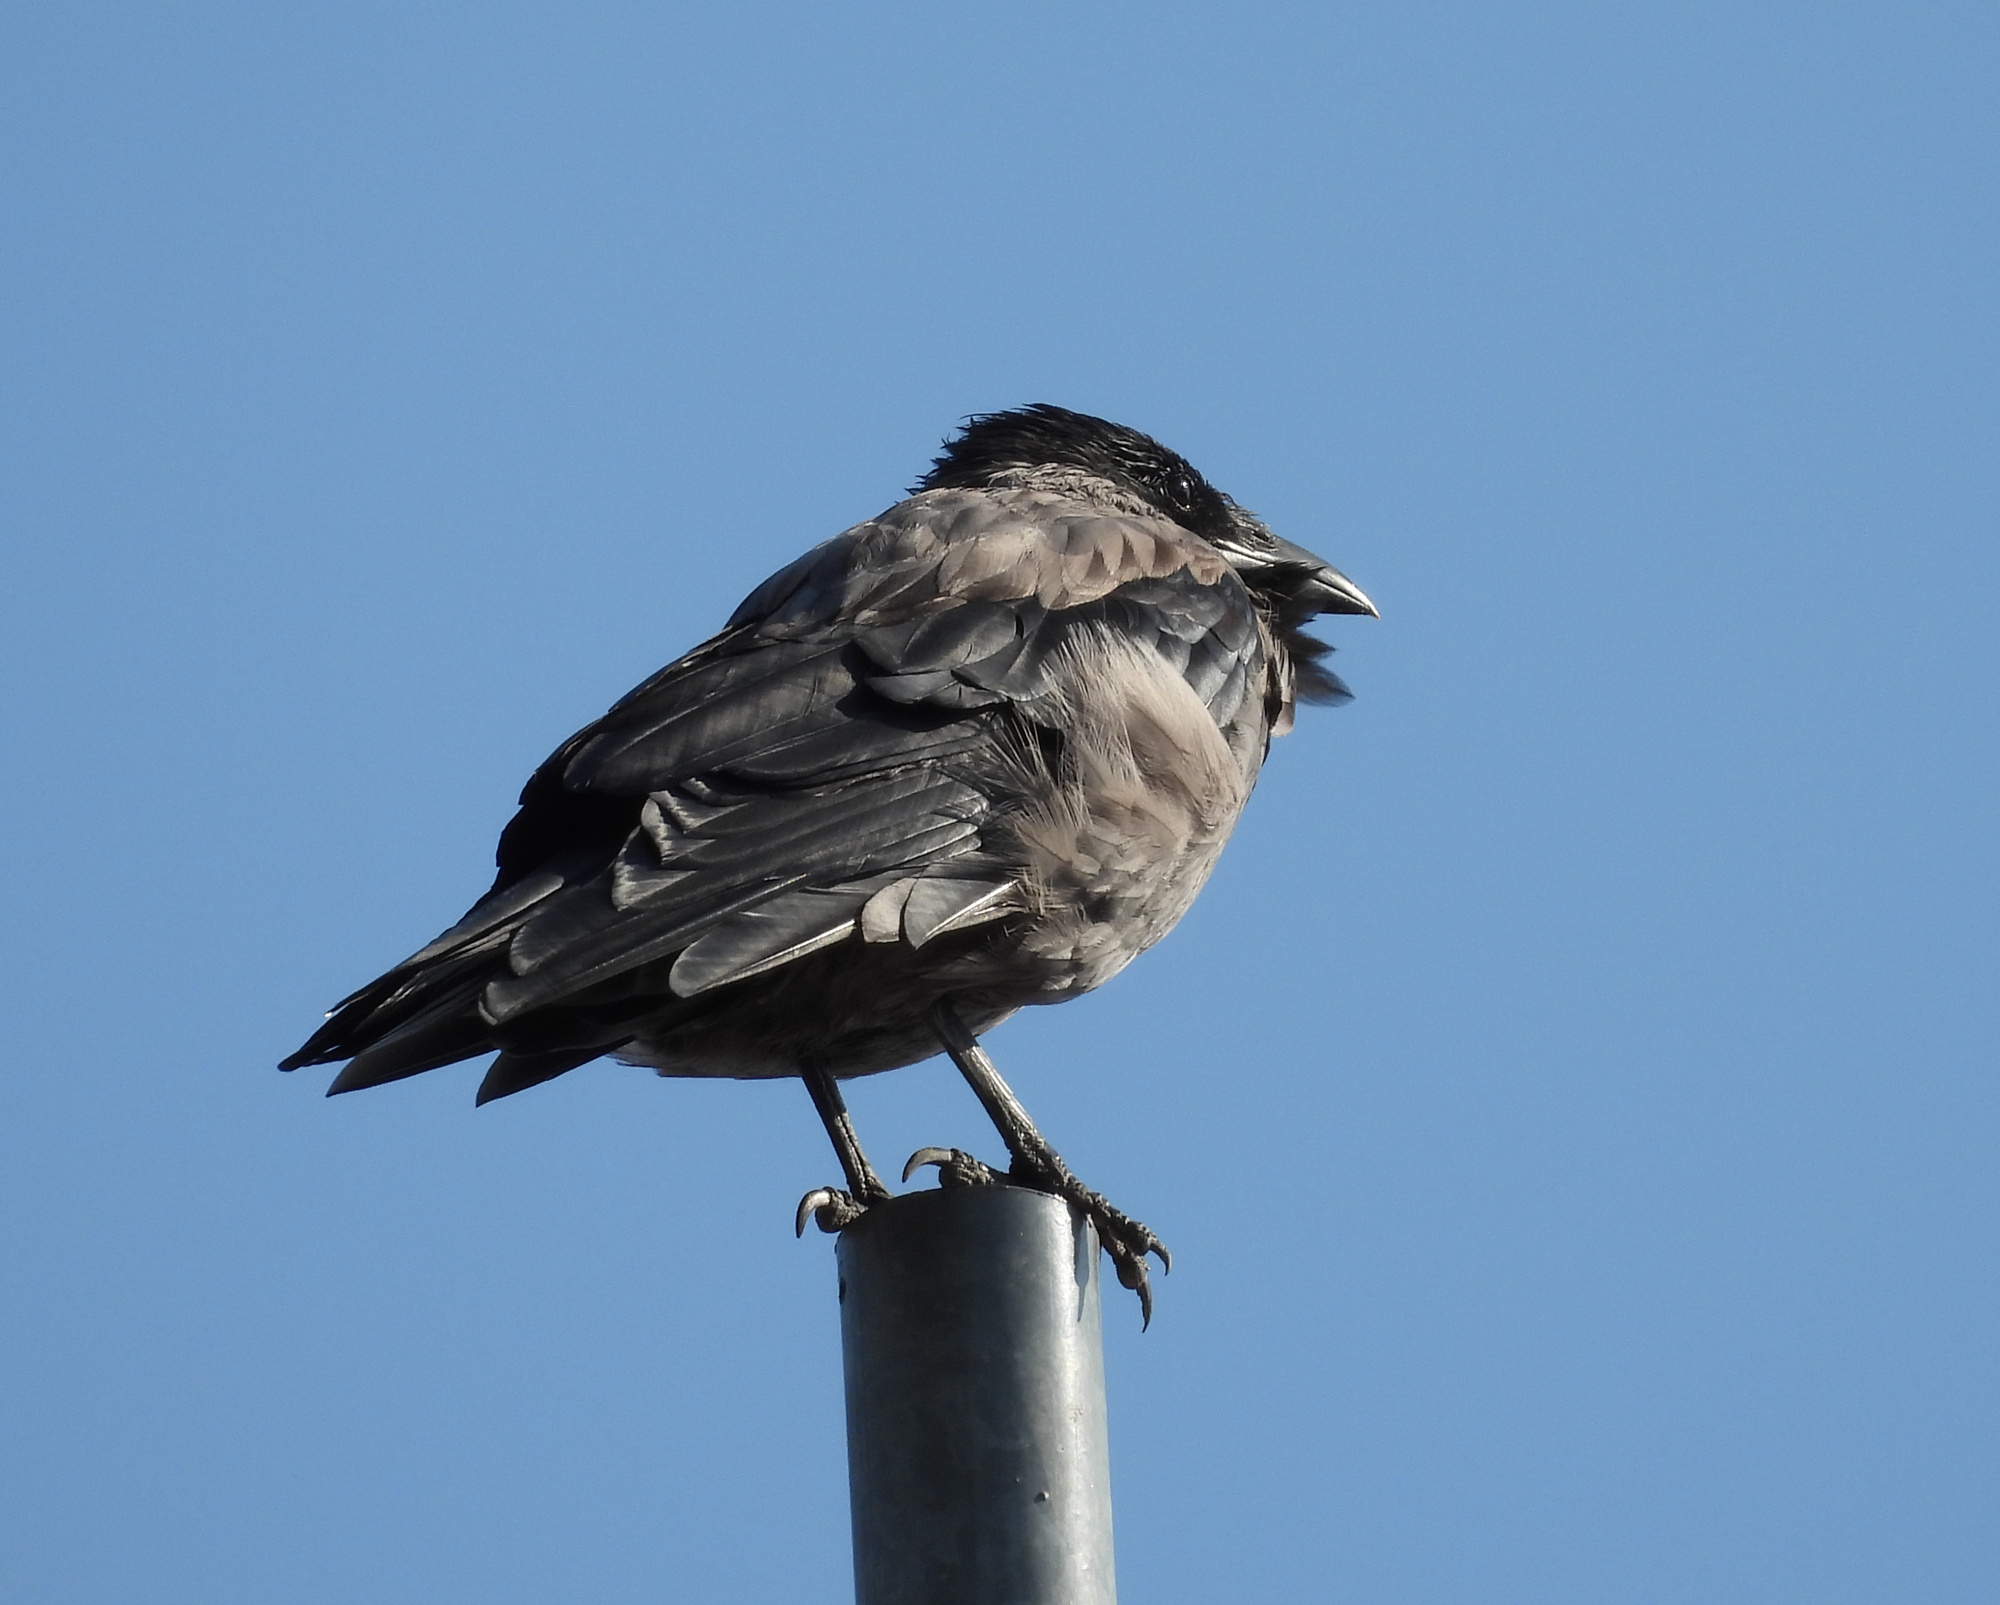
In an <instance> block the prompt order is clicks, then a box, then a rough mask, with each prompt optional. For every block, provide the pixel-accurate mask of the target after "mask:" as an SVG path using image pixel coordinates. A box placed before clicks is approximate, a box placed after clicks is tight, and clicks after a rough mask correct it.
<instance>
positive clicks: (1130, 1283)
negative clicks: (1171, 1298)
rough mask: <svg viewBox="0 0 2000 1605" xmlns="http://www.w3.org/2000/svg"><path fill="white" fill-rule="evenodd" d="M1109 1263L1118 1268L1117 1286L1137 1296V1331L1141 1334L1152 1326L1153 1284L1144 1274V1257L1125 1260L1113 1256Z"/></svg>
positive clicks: (1118, 1255) (1115, 1255)
mask: <svg viewBox="0 0 2000 1605" xmlns="http://www.w3.org/2000/svg"><path fill="white" fill-rule="evenodd" d="M1111 1263H1112V1264H1113V1265H1115V1266H1117V1267H1118V1285H1119V1286H1120V1287H1124V1288H1129V1289H1130V1290H1131V1291H1132V1292H1134V1293H1137V1294H1138V1295H1139V1330H1140V1331H1141V1332H1143V1331H1145V1330H1146V1328H1147V1327H1149V1326H1151V1325H1152V1324H1153V1283H1152V1279H1151V1278H1150V1277H1149V1276H1147V1274H1146V1260H1145V1256H1144V1255H1141V1256H1140V1257H1139V1258H1137V1259H1126V1258H1125V1257H1124V1256H1123V1255H1121V1254H1114V1255H1112V1257H1111Z"/></svg>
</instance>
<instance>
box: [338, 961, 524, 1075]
mask: <svg viewBox="0 0 2000 1605" xmlns="http://www.w3.org/2000/svg"><path fill="white" fill-rule="evenodd" d="M478 999H479V991H478V988H477V987H476V986H474V987H467V988H461V989H460V990H459V991H458V992H457V993H456V994H453V995H447V996H445V997H443V998H440V999H438V1000H437V1001H436V1002H434V1003H433V1004H432V1005H431V1007H430V1008H429V1009H427V1010H425V1011H424V1012H423V1013H422V1014H420V1015H419V1016H418V1017H417V1018H415V1019H413V1020H410V1021H407V1022H406V1023H405V1024H403V1025H402V1026H401V1027H399V1028H398V1029H396V1030H394V1031H391V1032H390V1033H389V1034H388V1035H387V1036H385V1037H382V1038H381V1039H380V1040H378V1041H375V1042H372V1043H370V1044H369V1045H368V1046H367V1047H365V1048H363V1049H362V1050H361V1051H360V1052H359V1053H357V1054H355V1055H354V1057H353V1058H351V1059H349V1060H348V1061H347V1065H346V1067H345V1068H344V1069H342V1071H341V1072H340V1074H339V1075H337V1076H335V1077H334V1078H333V1085H331V1086H330V1087H328V1088H327V1089H326V1095H327V1096H328V1097H329V1098H331V1097H332V1096H334V1094H336V1093H341V1092H358V1091H360V1090H361V1089H362V1088H363V1087H379V1086H382V1085H383V1084H384V1083H385V1082H390V1081H400V1080H402V1079H403V1077H405V1076H414V1075H417V1074H420V1073H421V1072H423V1071H425V1070H436V1069H439V1068H440V1067H441V1066H444V1065H448V1064H457V1063H458V1061H459V1060H461V1059H471V1058H475V1057H477V1056H478V1055H479V1054H482V1053H490V1052H492V1050H493V1038H492V1036H491V1035H490V1033H489V1031H488V1028H487V1025H486V1022H485V1021H484V1020H482V1019H481V1018H480V1017H479V1007H478Z"/></svg>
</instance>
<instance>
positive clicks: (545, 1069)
mask: <svg viewBox="0 0 2000 1605" xmlns="http://www.w3.org/2000/svg"><path fill="white" fill-rule="evenodd" d="M618 1046H620V1044H618V1043H612V1044H610V1045H609V1046H605V1047H587V1048H557V1049H555V1050H554V1051H552V1052H549V1053H503V1054H501V1055H500V1057H499V1058H497V1059H495V1060H494V1061H493V1063H492V1064H491V1065H490V1066H489V1067H488V1068H487V1071H486V1079H485V1080H484V1081H482V1082H480V1083H479V1095H478V1097H477V1098H475V1099H474V1100H473V1101H474V1102H475V1103H491V1102H492V1101H493V1100H494V1099H495V1098H510V1097H512V1096H513V1095H514V1094H515V1093H517V1092H526V1091H527V1090H528V1088H530V1087H539V1086H540V1085H541V1084H542V1083H543V1082H544V1081H553V1080H555V1078H556V1077H557V1076H559V1075H562V1074H564V1073H565V1072H567V1071H570V1070H574V1069H575V1068H576V1067H577V1066H578V1065H580V1064H588V1063H589V1062H590V1061H591V1060H592V1059H597V1058H601V1057H603V1055H605V1054H607V1053H609V1052H611V1051H612V1049H613V1048H615V1047H618Z"/></svg>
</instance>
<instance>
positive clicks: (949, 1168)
mask: <svg viewBox="0 0 2000 1605" xmlns="http://www.w3.org/2000/svg"><path fill="white" fill-rule="evenodd" d="M925 1165H936V1166H937V1168H938V1185H939V1186H940V1187H993V1186H997V1185H998V1184H999V1183H1000V1182H1001V1181H1002V1180H1003V1179H1004V1178H1003V1177H1002V1176H1001V1174H1000V1172H999V1171H997V1170H995V1169H994V1168H993V1167H992V1166H991V1165H989V1164H987V1163H986V1162H985V1161H984V1160H982V1159H975V1158H973V1156H972V1155H971V1154H969V1153H967V1152H966V1151H965V1150H964V1149H962V1148H919V1149H918V1150H917V1151H916V1152H915V1153H913V1154H911V1155H910V1162H909V1163H908V1164H907V1165H905V1166H904V1167H903V1180H904V1181H908V1180H909V1179H910V1177H911V1176H913V1175H915V1174H916V1172H917V1171H918V1170H920V1169H921V1168H922V1167H923V1166H925Z"/></svg>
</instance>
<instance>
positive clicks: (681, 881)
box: [284, 407, 1374, 1112]
mask: <svg viewBox="0 0 2000 1605" xmlns="http://www.w3.org/2000/svg"><path fill="white" fill-rule="evenodd" d="M1373 611H1374V609H1373V607H1372V606H1371V605H1370V604H1369V603H1368V601H1367V599H1366V598H1365V597H1364V596H1362V595H1361V593H1360V592H1359V591H1358V590H1356V589H1355V588H1354V587H1353V586H1352V585H1351V584H1349V583H1348V582H1347V581H1346V580H1345V579H1343V578H1342V577H1341V576H1340V575H1339V574H1338V573H1337V572H1336V571H1334V570H1333V569H1331V568H1329V567H1328V566H1327V565H1326V564H1325V563H1323V562H1322V561H1321V560H1320V559H1318V558H1316V557H1314V556H1312V555H1311V554H1310V553H1308V552H1305V551H1303V550H1302V549H1300V548H1298V547H1294V546H1291V545H1289V544H1288V543H1285V542H1283V541H1280V540H1278V539H1277V538H1276V537H1275V536H1273V535H1272V534H1271V533H1270V531H1269V530H1268V529H1267V528H1266V527H1265V526H1264V525H1263V524H1262V522H1261V521H1259V520H1258V519H1256V518H1255V517H1254V516H1253V515H1251V514H1250V513H1248V512H1247V511H1245V510H1244V509H1242V508H1240V507H1238V506H1236V505H1235V504H1234V503H1233V502H1231V501H1230V500H1229V499H1228V498H1227V497H1224V496H1222V495H1221V494H1220V493H1219V492H1217V491H1215V490H1214V489H1213V488H1212V487H1210V486H1209V485H1208V484H1207V483H1206V482H1205V481H1204V480H1202V478H1201V477H1200V475H1198V474H1197V473H1195V471H1194V470H1193V469H1192V468H1191V467H1189V466H1188V465H1187V464H1186V463H1185V462H1184V461H1183V460H1182V459H1181V458H1179V457H1177V456H1176V455H1174V454H1173V453H1172V452H1169V451H1167V450H1166V449H1165V448H1164V447H1161V446H1159V445H1158V444H1157V443H1156V442H1153V441H1151V440H1149V439H1148V438H1147V437H1145V436H1143V435H1139V434H1137V433H1136V432H1134V431H1130V430H1125V429H1122V428H1120V427H1119V426H1116V425H1112V424H1108V423H1105V422H1104V421H1103V420H1100V419H1093V418H1088V417H1085V416H1083V415H1080V414H1075V413H1069V412H1065V411H1063V410H1062V409H1059V408H1053V407H1036V408H1027V409H1023V410H1021V411H1018V412H1013V413H1002V414H996V415H991V416H989V417H985V418H981V419H976V420H974V421H973V422H972V423H971V425H970V426H969V427H968V428H967V429H966V431H965V432H964V433H963V434H962V435H961V436H960V437H959V438H958V439H957V440H956V441H954V442H953V443H951V444H950V445H949V446H948V447H947V448H946V451H945V453H944V455H943V456H941V457H940V458H939V459H938V462H937V464H936V466H935V467H934V469H933V471H932V472H931V474H929V475H928V476H927V477H926V478H925V480H924V481H923V482H922V483H921V484H920V485H919V486H918V487H917V489H916V491H915V493H914V494H912V495H911V496H910V497H909V498H908V499H907V500H905V501H902V502H899V503H897V504H896V505H895V506H893V507H891V508H889V509H888V510H887V511H886V512H884V513H882V514H881V515H880V516H878V517H876V518H873V519H870V520H869V521H868V522H866V523H863V524H860V525H857V526H855V527H854V528H853V529H850V530H848V531H846V532H845V533H844V534H841V535H838V536H836V537H834V538H833V539H832V540H830V541H827V542H826V543H825V544H823V545H821V546H819V547H816V548H815V549H814V550H812V551H810V552H808V553H806V554H805V555H804V556H803V557H801V558H799V559H798V560H797V561H796V562H794V563H792V564H791V565H790V566H788V567H786V568H784V569H782V570H780V571H779V572H778V573H777V574H774V575H773V576H772V577H771V578H770V579H768V580H766V581H765V582H764V583H763V584H762V585H760V586H758V587H757V589H756V590H755V591H753V592H752V593H751V594H750V596H749V597H748V598H747V599H746V600H745V601H744V603H743V605H742V606H741V607H739V608H738V609H737V610H736V613H735V615H734V616H733V617H732V618H731V619H730V621H729V623H728V625H727V626H726V627H725V628H724V629H723V630H722V632H721V633H720V634H718V635H716V636H715V637H713V638H712V639H710V640H708V641H706V642H704V643H703V644H702V645H700V646H698V647H696V648H695V649H694V650H693V651H692V652H690V653H688V654H687V656H685V657H683V658H681V659H680V660H679V661H678V662H676V663H673V664H671V665H669V666H668V667H667V668H665V669H662V670H661V671H660V672H659V673H658V674H656V675H654V676H653V677H652V678H651V679H650V680H648V681H647V682H646V683H645V684H644V685H642V686H640V687H639V688H638V689H637V690H635V691H633V692H632V693H631V694H630V695H629V696H627V697H625V698H624V699H623V700H622V701H621V702H619V703H618V704H617V705H616V706H615V707H613V708H612V709H611V710H610V712H608V713H607V714H606V715H605V716H604V717H603V718H602V719H600V720H599V721H598V722H597V723H595V724H593V725H591V726H590V727H589V728H588V729H585V730H583V731H581V732H579V733H578V734H577V735H575V736H574V737H572V738H571V739H570V740H569V741H567V742H565V743H564V744H563V746H562V747H561V748H559V749H558V750H557V751H556V753H555V754H554V755H553V756H552V757H551V758H550V759H549V760H548V762H547V763H545V764H543V765H542V767H541V768H540V769H539V770H538V771H537V772H536V773H535V775H534V777H533V778H532V779H531V780H530V781H529V782H528V784H527V787H526V789H525V790H524V791H523V793H522V796H521V809H520V812H519V814H518V815H517V816H516V818H515V819H514V820H513V822H512V823H511V824H510V825H509V826H508V827H507V830H506V831H505V833H504V834H503V835H502V837H501V842H500V849H499V855H498V857H499V874H498V877H497V878H496V880H495V882H494V886H493V889H492V890H491V891H490V892H489V893H488V894H487V895H486V896H485V897H484V898H482V899H481V900H480V901H479V902H478V903H477V904H475V905H474V906H473V908H472V909H471V911H470V912H468V913H467V914H466V916H465V917H464V918H463V919H462V920H461V921H460V922H459V923H458V924H457V925H455V926H453V927H452V928H451V929H450V930H448V931H446V932H445V933H444V934H443V935H441V936H440V937H438V938H437V939H436V940H435V941H433V942H432V943H430V944H429V945H428V946H426V947H425V948H423V949H422V950H421V951H420V952H418V953H416V954H414V955H412V956H411V957H410V958H408V959H406V960H405V961H404V962H403V963H401V964H399V965H398V966H396V967H395V968H394V969H392V970H390V971H389V972H388V973H387V974H386V975H384V976H382V977H381V978H380V979H379V980H377V981H374V982H372V983H371V984H370V985H368V986H366V987H364V988H362V989H361V990H360V991H359V992H356V993H355V994H354V995H353V996H351V997H350V998H348V999H346V1000H345V1001H344V1002H342V1003H341V1004H340V1005H339V1006H338V1007H337V1008H336V1009H335V1011H334V1012H333V1013H332V1014H331V1015H330V1017H329V1018H328V1020H327V1023H326V1025H325V1026H324V1027H323V1028H322V1029H321V1030H320V1031H319V1032H317V1033H316V1034H315V1035H314V1036H313V1037H312V1039H311V1040H310V1041H309V1042H307V1043H306V1044H305V1046H304V1047H302V1048H301V1049H300V1050H299V1051H298V1052H297V1053H296V1054H294V1055H293V1056H292V1057H290V1058H289V1059H287V1060H286V1061H285V1062H284V1068H286V1069H292V1068H296V1067H298V1066H301V1065H308V1064H318V1063H327V1062H332V1061H336V1060H341V1059H345V1060H347V1061H348V1062H347V1064H346V1067H345V1068H344V1069H343V1070H342V1071H341V1072H340V1074H339V1076H338V1077H337V1078H336V1079H335V1081H334V1083H333V1085H332V1087H331V1089H330V1090H331V1091H333V1092H347V1091H352V1090H355V1089H357V1088H361V1087H368V1086H375V1085H379V1084H381V1083H383V1082H387V1081H392V1080H395V1079H397V1078H399V1077H403V1076H408V1075H414V1074H416V1073H418V1072H420V1071H423V1070H429V1069H434V1068H436V1067H438V1066H440V1065H445V1064H450V1063H452V1062H454V1061H456V1060H460V1059H465V1058H470V1057H473V1056H475V1055H478V1054H483V1053H486V1052H489V1051H492V1050H494V1049H498V1050H500V1056H499V1057H498V1058H497V1059H496V1060H495V1061H494V1062H493V1064H492V1066H491V1067H490V1069H489V1070H488V1072H487V1075H486V1078H485V1080H484V1082H483V1083H482V1084H481V1087H480V1090H479V1101H480V1102H482V1103H483V1102H486V1101H488V1100H489V1099H491V1098H496V1097H501V1096H505V1095H507V1094H509V1093H513V1092H518V1091H520V1090H522V1089H523V1088H525V1087H528V1086H532V1085H534V1084H535V1083H537V1082H540V1081H544V1080H547V1079H549V1078H550V1077H552V1076H556V1075H560V1074H562V1073H563V1072H564V1071H566V1070H569V1069H572V1068H574V1067H576V1066H577V1065H580V1064H583V1063H585V1062H587V1061H588V1060H591V1059H594V1058H597V1057H599V1056H601V1055H605V1054H615V1055H616V1056H617V1057H619V1058H622V1059H624V1060H626V1061H627V1062H630V1063H635V1064H641V1065H648V1066H651V1067H653V1068H655V1069H656V1070H658V1071H659V1072H660V1073H662V1074H664V1075H675V1076H680V1075H710V1076H738V1077H766V1076H792V1075H799V1074H801V1073H802V1069H803V1068H804V1067H806V1066H808V1065H812V1066H817V1067H819V1068H821V1069H823V1070H825V1071H826V1072H827V1073H829V1074H830V1075H831V1076H834V1077H849V1076H856V1075H867V1074H872V1073H874V1072H876V1071H881V1070H888V1069H891V1068H894V1067H896V1066H898V1065H904V1064H909V1063H911V1062H913V1061H915V1060H918V1059H922V1058H926V1057H929V1056H930V1055H932V1054H934V1053H936V1052H937V1051H938V1050H939V1047H940V1038H939V1027H938V1025H937V1024H936V1011H937V1008H938V1006H939V1005H940V1004H941V1003H945V1004H948V1005H949V1006H950V1007H951V1008H952V1009H954V1010H955V1011H956V1013H957V1015H958V1016H959V1017H960V1018H961V1019H962V1020H963V1021H964V1023H965V1025H966V1027H967V1028H968V1029H969V1030H970V1031H971V1032H972V1033H974V1034H977V1033H979V1032H983V1031H985V1030H987V1029H989V1028H990V1027H991V1026H993V1025H994V1024H996V1023H997V1022H999V1021H1000V1020H1002V1019H1004V1018H1006V1017H1007V1016H1008V1015H1009V1014H1011V1013H1013V1012H1014V1011H1015V1010H1016V1009H1019V1008H1020V1007H1022V1006H1023V1005H1026V1004H1031V1003H1050V1002H1057V1001H1060V1000H1062V999H1064V998H1068V997H1073V996H1076V995H1077V994H1079V993H1081V992H1085V991H1088V990H1090V989H1091V988H1093V987H1095V986H1098V985H1100V984H1101V983H1103V982H1104V981H1105V980H1107V979H1109V978H1110V977H1111V976H1112V975H1115V974H1116V973H1117V972H1118V970H1120V969H1121V968H1122V967H1123V966H1124V965H1125V964H1126V963H1127V962H1129V961H1130V960H1131V959H1132V958H1133V957H1134V956H1135V955H1136V954H1138V953H1140V952H1141V951H1143V950H1144V949H1145V948H1147V947H1149V946H1151V945H1152V943H1154V942H1155V941H1157V940H1158V939H1159V938H1160V937H1161V936H1163V935H1164V934H1165V933H1166V932H1167V931H1168V930H1169V929H1171V928H1172V926H1173V924H1174V923H1175V921H1177V920H1178V919H1179V918H1180V916H1181V915H1182V914H1183V913H1184V912H1185V911H1186V909H1187V907H1188V904H1189V903H1190V901H1191V900H1192V899H1193V897H1194V895H1195V893H1196V892H1197V891H1199V889H1200V887H1201V885H1202V882H1203V880H1204V879H1205V878H1206V877H1207V875H1208V873H1209V870H1210V868H1211V867H1212V865H1213V864H1214V862H1215V858H1216V855H1217V853H1218V852H1219V851H1220V850H1221V848H1222V845H1223V843H1224V841H1225V840H1226V839H1227V838H1228V835H1229V832H1230V830H1231V828H1232V827H1233V826H1234V824H1235V822H1236V819H1237V817H1238V815H1239V814H1240V813H1241V811H1242V808H1243V805H1244V802H1245V800H1246V799H1247V797H1248V796H1249V793H1250V789H1251V787H1252V785H1253V784H1254V783H1255V781H1256V778H1257V773H1258V769H1259V767H1260V765H1261V764H1262V762H1263V758H1264V753H1265V749H1266V747H1267V745H1268V743H1269V741H1270V738H1271V737H1272V736H1273V735H1275V734H1279V733H1282V732H1283V731H1284V730H1286V729H1287V728H1289V726H1290V724H1291V721H1292V713H1293V705H1294V702H1295V700H1296V699H1297V697H1298V696H1299V695H1300V694H1305V695H1308V696H1316V697H1319V698H1322V699H1335V698H1338V697H1341V696H1344V695H1345V692H1344V688H1342V687H1341V686H1340V685H1339V682H1338V681H1336V680H1334V679H1333V678H1332V677H1331V676H1330V675H1327V674H1325V673H1324V671H1323V670H1321V669H1320V668H1319V667H1318V666H1317V663H1316V661H1315V660H1316V659H1317V657H1318V656H1319V654H1320V653H1321V652H1323V651H1324V650H1325V649H1324V647H1322V646H1321V645H1320V644H1319V643H1317V642H1314V641H1312V640H1311V639H1310V638H1308V637H1305V636H1302V635H1301V634H1300V633H1299V626H1300V625H1301V624H1302V623H1303V622H1304V621H1305V620H1306V619H1308V618H1310V617H1312V616H1313V615H1315V614H1318V613H1321V612H1366V613H1372V612H1373ZM823 1112H824V1111H823Z"/></svg>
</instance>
